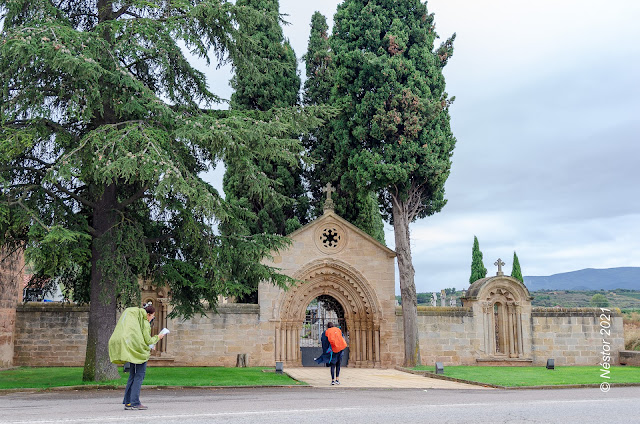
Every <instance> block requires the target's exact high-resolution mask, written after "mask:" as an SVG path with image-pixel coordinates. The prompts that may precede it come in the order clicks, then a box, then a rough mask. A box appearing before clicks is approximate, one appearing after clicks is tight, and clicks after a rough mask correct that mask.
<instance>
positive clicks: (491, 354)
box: [463, 275, 532, 359]
mask: <svg viewBox="0 0 640 424" xmlns="http://www.w3.org/2000/svg"><path fill="white" fill-rule="evenodd" d="M531 299H532V297H531V294H530V293H529V290H528V289H527V288H526V286H525V285H524V284H523V283H522V282H520V281H518V280H516V279H515V278H512V277H508V276H504V275H498V276H494V277H489V278H483V279H480V280H477V281H475V282H474V283H473V284H472V285H471V286H470V287H469V290H468V292H467V296H466V298H465V299H464V300H463V301H464V303H465V305H467V306H471V307H472V309H473V311H474V317H475V319H476V320H477V321H476V325H478V327H480V329H481V330H480V331H481V332H482V340H483V345H484V346H483V351H484V358H505V359H516V358H526V357H528V356H530V354H531V343H532V340H531V331H530V328H529V327H530V326H529V325H527V324H528V322H529V320H530V317H531Z"/></svg>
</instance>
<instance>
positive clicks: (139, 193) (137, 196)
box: [116, 184, 149, 210]
mask: <svg viewBox="0 0 640 424" xmlns="http://www.w3.org/2000/svg"><path fill="white" fill-rule="evenodd" d="M148 189H149V185H148V184H145V185H144V186H142V188H141V189H140V190H138V191H137V192H136V193H135V194H134V195H133V196H131V197H129V198H128V199H127V200H125V201H124V202H120V203H118V205H117V206H116V209H117V210H122V209H124V208H126V207H127V206H129V205H130V204H132V203H133V202H135V201H136V200H138V199H140V198H141V197H143V196H144V193H145V191H147V190H148Z"/></svg>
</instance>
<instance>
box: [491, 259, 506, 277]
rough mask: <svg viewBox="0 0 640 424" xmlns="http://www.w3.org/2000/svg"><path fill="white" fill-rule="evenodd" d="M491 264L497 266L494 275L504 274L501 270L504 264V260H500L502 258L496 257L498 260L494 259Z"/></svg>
mask: <svg viewBox="0 0 640 424" xmlns="http://www.w3.org/2000/svg"><path fill="white" fill-rule="evenodd" d="M493 264H494V265H495V266H497V267H498V273H497V274H496V275H504V272H502V267H503V265H504V262H502V259H500V258H498V260H497V261H495V262H494V263H493Z"/></svg>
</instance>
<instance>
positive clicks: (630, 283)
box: [524, 267, 640, 291]
mask: <svg viewBox="0 0 640 424" xmlns="http://www.w3.org/2000/svg"><path fill="white" fill-rule="evenodd" d="M524 283H525V285H526V286H527V288H528V289H529V291H535V290H600V289H604V290H613V289H630V290H640V267H622V268H607V269H593V268H587V269H581V270H579V271H571V272H563V273H560V274H553V275H549V276H548V277H536V276H530V277H524Z"/></svg>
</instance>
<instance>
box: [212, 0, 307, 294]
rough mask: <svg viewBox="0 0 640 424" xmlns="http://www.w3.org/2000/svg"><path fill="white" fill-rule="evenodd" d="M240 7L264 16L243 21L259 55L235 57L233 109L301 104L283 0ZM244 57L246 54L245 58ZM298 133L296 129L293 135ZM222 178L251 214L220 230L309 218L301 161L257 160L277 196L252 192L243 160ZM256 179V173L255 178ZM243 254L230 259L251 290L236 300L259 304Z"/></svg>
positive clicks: (280, 225) (251, 112) (286, 226)
mask: <svg viewBox="0 0 640 424" xmlns="http://www.w3.org/2000/svg"><path fill="white" fill-rule="evenodd" d="M236 4H237V6H238V7H241V8H249V9H252V10H253V11H255V12H256V14H257V15H258V16H259V19H255V20H247V21H244V22H243V23H242V24H241V25H240V27H239V31H241V32H242V33H244V34H248V35H249V37H250V40H251V42H252V43H253V49H254V51H255V54H256V56H257V59H259V60H250V61H247V60H236V59H237V58H235V57H233V56H232V59H233V69H234V75H233V77H232V79H231V87H232V88H233V89H234V93H233V94H232V96H231V102H230V107H231V110H232V111H240V112H243V113H246V114H248V116H261V113H263V112H267V111H270V110H277V109H278V108H287V107H296V106H298V103H299V102H298V93H299V90H300V77H299V76H298V73H297V60H296V55H295V52H294V51H293V48H292V47H291V45H290V44H289V41H288V40H286V39H284V36H283V33H282V27H281V26H280V23H281V18H280V13H279V2H278V0H238V1H237V3H236ZM240 59H243V58H240ZM287 136H289V137H291V138H294V137H297V134H288V135H287ZM225 164H226V167H227V168H226V172H225V175H224V178H223V189H224V192H225V195H226V199H227V200H228V201H229V202H231V203H233V204H234V205H236V206H238V207H240V208H243V209H245V210H246V211H247V212H248V213H247V214H246V216H244V217H243V218H242V223H241V224H240V225H231V224H229V223H227V224H224V225H221V226H220V230H221V233H222V234H223V235H225V236H232V235H238V234H242V235H246V236H252V235H260V234H277V235H286V234H289V233H291V232H293V231H295V230H296V229H298V228H300V226H301V225H303V224H305V223H307V222H308V215H309V199H308V197H307V195H306V189H305V187H304V185H303V180H302V165H303V164H302V162H301V160H300V159H298V160H297V161H295V162H292V161H287V160H272V159H270V158H264V159H262V160H260V161H259V162H258V163H256V166H257V167H258V169H259V172H260V173H263V174H264V175H266V176H267V177H268V178H269V179H271V180H273V181H274V182H275V184H274V188H275V192H276V193H277V194H278V196H271V197H262V196H259V195H258V194H257V193H252V192H251V191H250V190H249V189H248V188H249V185H250V184H251V182H250V181H247V180H246V178H245V177H246V174H245V173H243V172H239V170H240V169H241V168H243V167H245V162H244V159H243V160H240V161H239V162H234V161H228V162H226V163H225ZM250 178H251V177H250ZM244 259H249V260H250V258H244V257H243V256H237V257H236V258H235V260H234V261H233V262H232V264H230V266H231V268H232V269H233V272H234V273H236V274H237V278H239V279H244V280H245V283H246V285H247V286H248V287H251V290H250V292H247V293H245V294H243V295H241V296H238V297H237V300H236V301H237V302H249V303H256V302H257V300H258V298H257V290H258V283H259V282H260V280H259V278H250V277H249V276H248V275H247V274H246V271H245V269H246V268H247V267H249V266H251V263H250V262H249V263H247V262H245V260H244Z"/></svg>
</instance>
